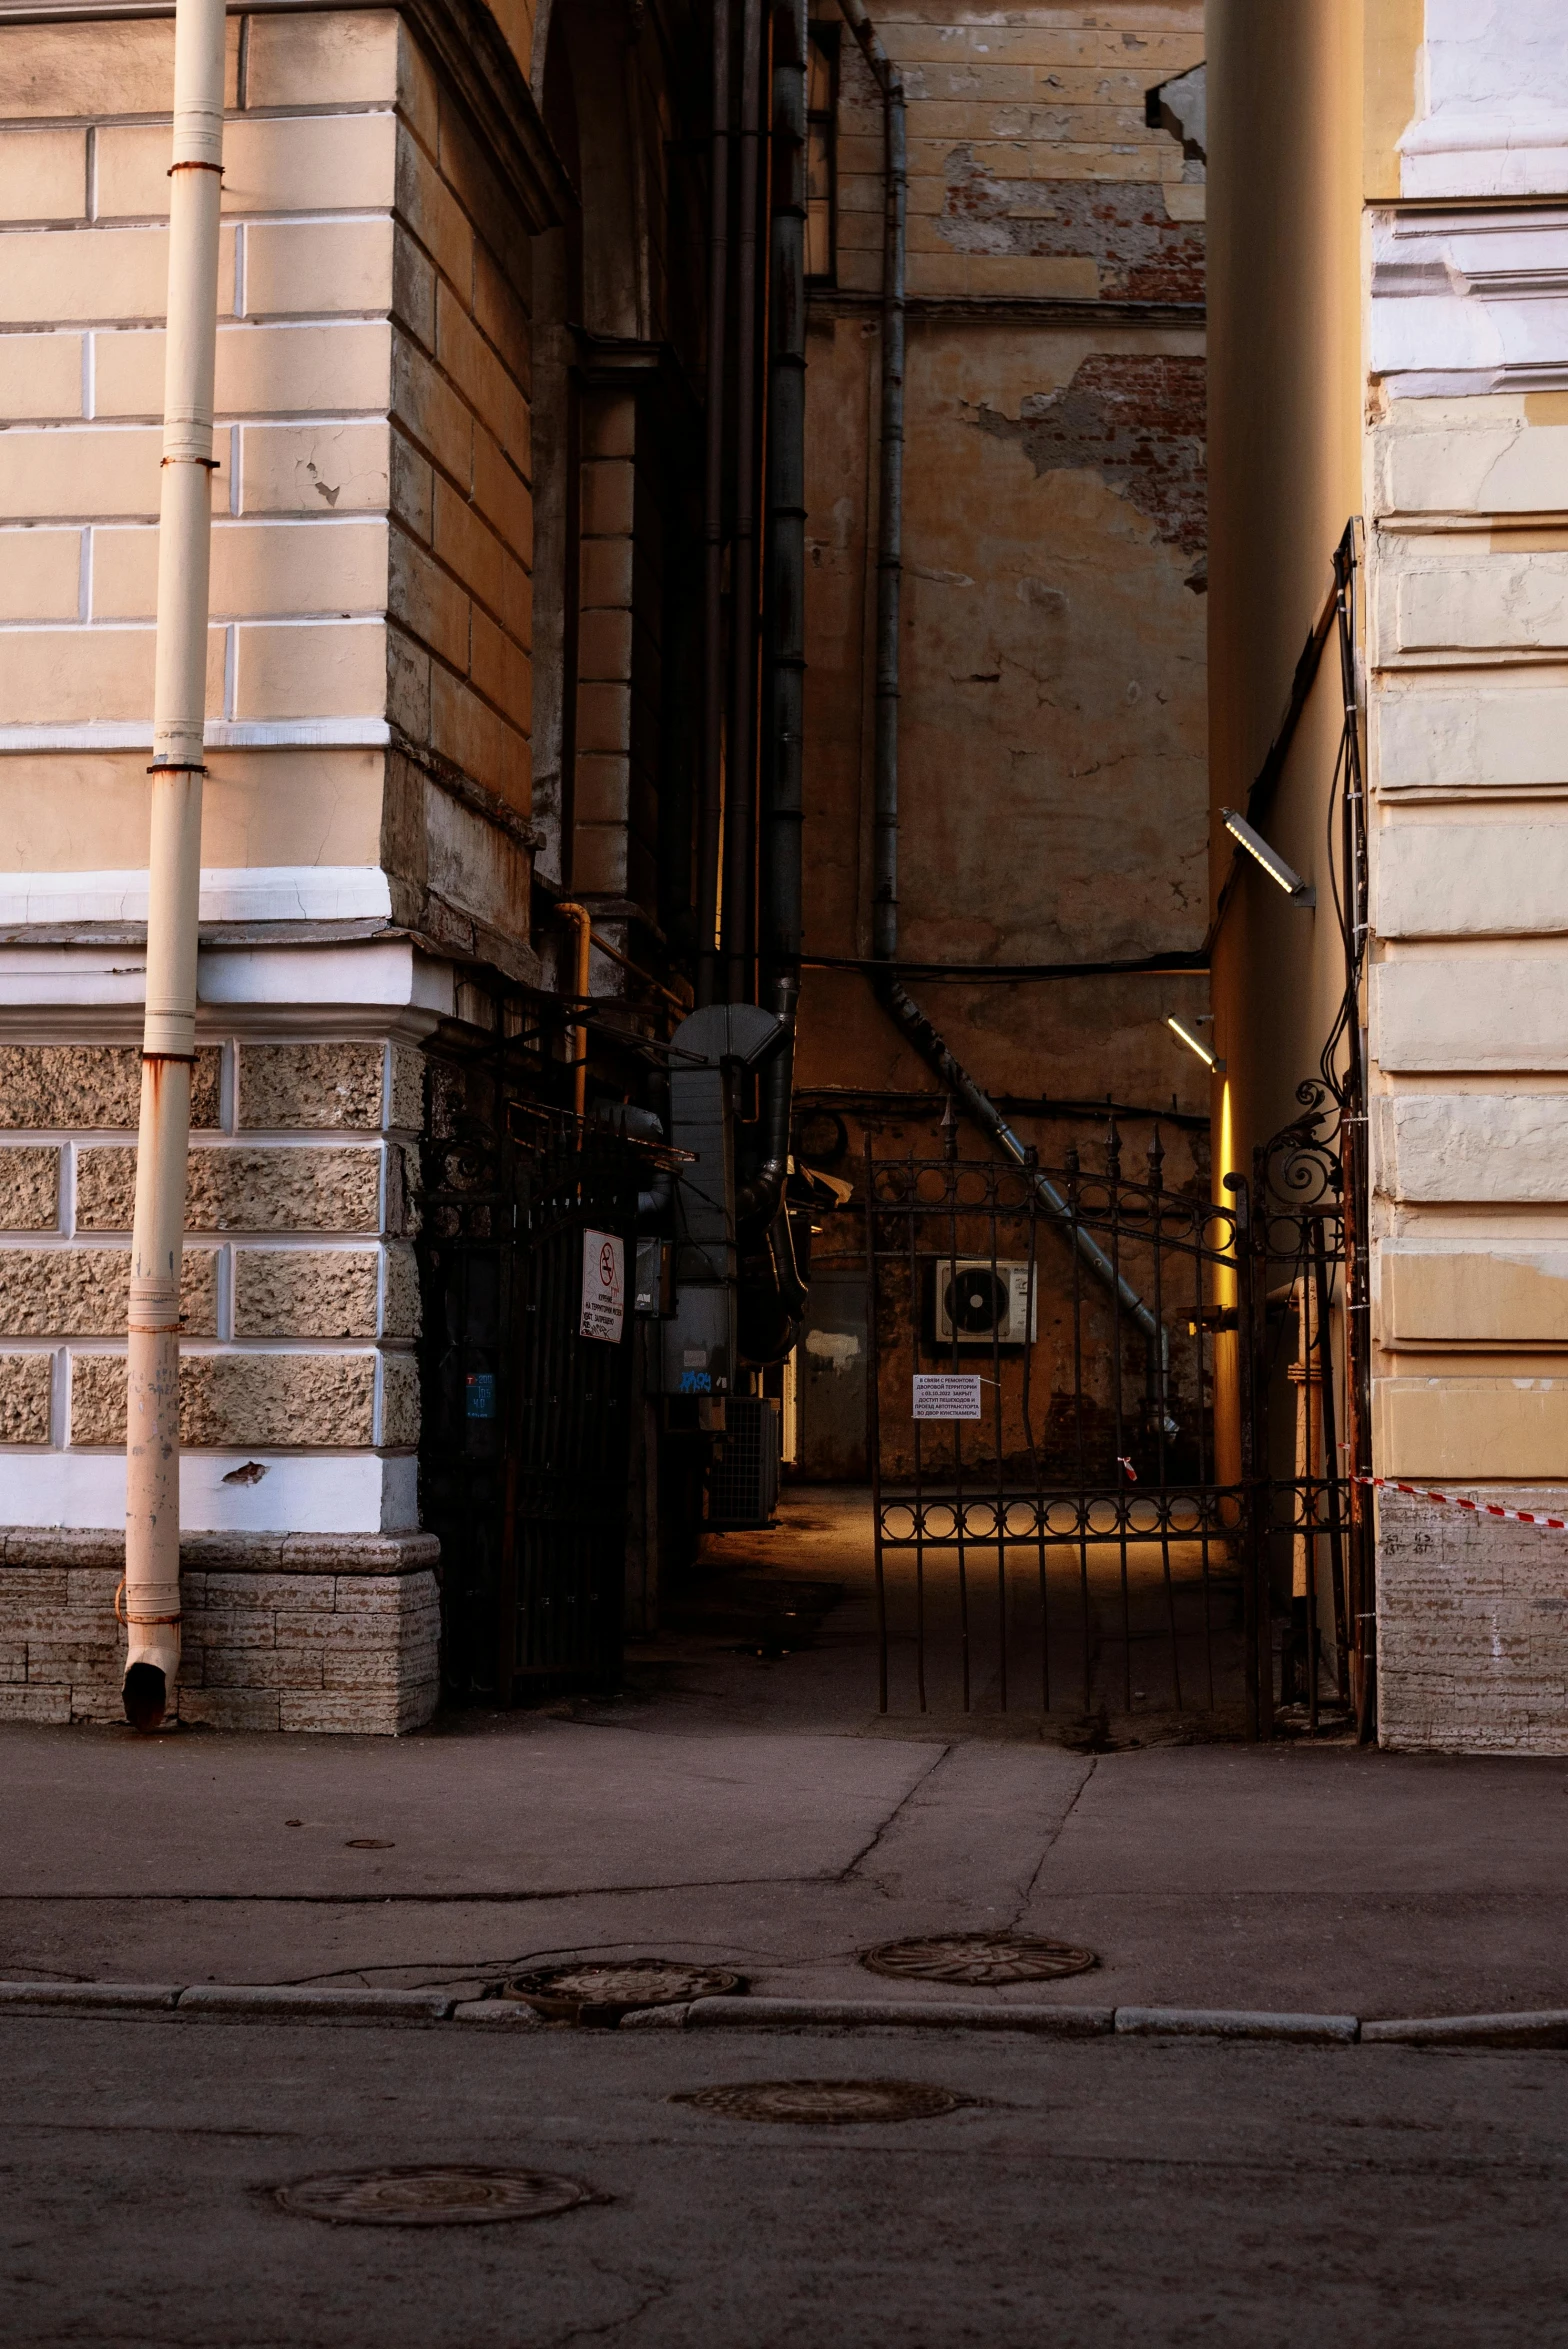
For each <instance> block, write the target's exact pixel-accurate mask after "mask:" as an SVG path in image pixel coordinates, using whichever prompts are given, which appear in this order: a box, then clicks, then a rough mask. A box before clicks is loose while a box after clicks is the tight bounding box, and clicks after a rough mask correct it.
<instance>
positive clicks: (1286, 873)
mask: <svg viewBox="0 0 1568 2349" xmlns="http://www.w3.org/2000/svg"><path fill="white" fill-rule="evenodd" d="M1220 814H1221V816H1222V817H1223V818H1224V822H1225V829H1226V831H1227V832H1228V833H1229V834H1230V836H1231V838H1232V840H1234V841H1236V842H1237V843H1238V844H1239V845H1240V846H1241V847H1242V848H1244V849H1245V850H1246V852H1247V854H1248V855H1249V856H1250V857H1252V858H1253V859H1254V861H1255V862H1256V863H1258V864H1260V865H1261V866H1262V867H1263V870H1264V871H1265V872H1266V873H1267V875H1268V877H1269V879H1270V880H1271V881H1272V882H1274V883H1275V885H1276V887H1278V888H1280V889H1283V890H1284V892H1285V895H1286V896H1287V897H1288V898H1289V899H1290V902H1291V904H1292V905H1303V906H1309V907H1310V906H1314V905H1316V904H1317V901H1318V893H1317V891H1316V890H1315V889H1314V888H1313V886H1312V883H1311V882H1310V881H1304V880H1303V879H1302V877H1301V875H1300V874H1299V873H1298V872H1297V871H1296V870H1295V868H1294V866H1292V865H1288V864H1286V862H1285V859H1284V858H1283V857H1282V856H1281V855H1280V854H1279V853H1278V851H1277V850H1276V849H1272V848H1270V846H1269V844H1268V842H1267V841H1266V840H1265V839H1264V837H1263V835H1262V833H1261V832H1255V831H1254V830H1253V828H1252V826H1251V825H1250V824H1249V823H1248V821H1247V819H1246V817H1245V816H1244V815H1240V814H1238V812H1237V810H1236V809H1235V808H1233V807H1222V808H1221V809H1220Z"/></svg>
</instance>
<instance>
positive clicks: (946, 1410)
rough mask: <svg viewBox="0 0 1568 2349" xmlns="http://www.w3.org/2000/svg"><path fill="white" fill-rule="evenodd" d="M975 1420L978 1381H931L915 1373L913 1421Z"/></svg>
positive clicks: (934, 1379) (963, 1379)
mask: <svg viewBox="0 0 1568 2349" xmlns="http://www.w3.org/2000/svg"><path fill="white" fill-rule="evenodd" d="M979 1416H980V1381H979V1379H978V1378H961V1377H960V1378H947V1377H934V1376H932V1375H930V1374H928V1373H924V1372H917V1373H916V1376H915V1417H916V1418H917V1419H978V1418H979Z"/></svg>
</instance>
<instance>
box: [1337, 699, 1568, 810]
mask: <svg viewBox="0 0 1568 2349" xmlns="http://www.w3.org/2000/svg"><path fill="white" fill-rule="evenodd" d="M1370 728H1371V759H1372V767H1371V780H1372V786H1373V789H1374V790H1375V791H1378V792H1380V793H1389V792H1395V791H1430V790H1444V789H1446V790H1475V789H1477V788H1486V789H1492V790H1508V789H1536V788H1539V787H1541V786H1544V785H1553V784H1560V785H1568V689H1564V688H1563V687H1562V686H1536V685H1529V684H1525V683H1522V682H1521V683H1514V682H1509V683H1507V684H1486V685H1480V684H1477V685H1475V686H1473V687H1472V688H1470V689H1469V690H1467V691H1464V692H1455V691H1454V690H1453V688H1452V686H1451V685H1444V686H1433V687H1432V688H1430V689H1428V688H1427V687H1426V686H1425V685H1422V684H1413V683H1412V684H1406V683H1404V682H1402V683H1401V685H1400V686H1399V688H1398V689H1397V690H1391V689H1390V688H1389V687H1388V686H1387V685H1386V684H1383V685H1378V684H1374V687H1373V692H1372V706H1371V715H1370Z"/></svg>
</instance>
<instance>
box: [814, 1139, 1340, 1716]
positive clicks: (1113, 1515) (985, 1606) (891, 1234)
mask: <svg viewBox="0 0 1568 2349" xmlns="http://www.w3.org/2000/svg"><path fill="white" fill-rule="evenodd" d="M1319 1123H1321V1121H1319ZM950 1132H951V1133H952V1134H953V1135H954V1137H955V1138H956V1128H950ZM1315 1132H1316V1128H1315V1127H1313V1128H1312V1129H1311V1130H1310V1131H1309V1130H1306V1129H1302V1128H1292V1129H1290V1131H1289V1133H1288V1135H1287V1136H1285V1137H1282V1138H1281V1141H1280V1143H1279V1144H1277V1145H1274V1146H1272V1147H1271V1150H1270V1151H1269V1152H1265V1153H1260V1155H1259V1166H1258V1173H1257V1183H1258V1188H1259V1197H1260V1200H1261V1202H1262V1208H1261V1211H1260V1212H1258V1213H1254V1206H1253V1198H1252V1186H1251V1185H1249V1184H1247V1183H1245V1182H1244V1181H1241V1180H1240V1179H1239V1178H1235V1177H1233V1178H1231V1187H1230V1190H1229V1193H1228V1196H1227V1198H1226V1201H1225V1203H1224V1204H1217V1203H1216V1202H1215V1201H1214V1200H1212V1199H1210V1198H1209V1197H1207V1196H1206V1195H1205V1194H1204V1193H1203V1191H1202V1190H1201V1189H1200V1188H1199V1187H1198V1186H1196V1185H1194V1184H1189V1185H1187V1186H1185V1187H1183V1188H1182V1189H1180V1190H1171V1189H1168V1188H1167V1187H1166V1185H1165V1181H1164V1152H1163V1149H1162V1146H1161V1142H1160V1137H1159V1133H1158V1130H1157V1129H1156V1130H1155V1132H1154V1134H1153V1138H1152V1142H1151V1145H1150V1148H1149V1151H1148V1155H1147V1159H1146V1162H1145V1163H1144V1164H1143V1165H1142V1166H1141V1167H1138V1168H1136V1169H1133V1170H1125V1169H1124V1168H1123V1164H1122V1145H1121V1139H1120V1136H1119V1134H1118V1132H1117V1129H1116V1127H1115V1125H1114V1124H1113V1125H1111V1127H1110V1128H1109V1132H1108V1137H1107V1141H1106V1144H1105V1147H1104V1150H1103V1153H1102V1152H1099V1151H1097V1152H1095V1153H1094V1156H1095V1157H1096V1158H1097V1159H1098V1160H1099V1163H1098V1164H1096V1165H1093V1166H1091V1165H1090V1164H1088V1163H1086V1162H1085V1160H1084V1159H1083V1158H1081V1157H1080V1155H1079V1154H1078V1153H1077V1152H1069V1153H1068V1155H1067V1159H1066V1163H1065V1164H1064V1165H1062V1166H1061V1167H1059V1168H1048V1167H1042V1166H1038V1165H1029V1166H1026V1167H1025V1168H1023V1169H1018V1168H1014V1167H1011V1166H1007V1165H1005V1164H1003V1163H1001V1162H1000V1161H997V1160H990V1159H988V1160H984V1161H979V1162H976V1161H969V1160H961V1159H959V1158H958V1157H957V1156H956V1153H954V1152H953V1151H952V1149H951V1145H950V1151H949V1154H948V1155H946V1156H944V1157H942V1158H939V1159H930V1158H926V1159H922V1158H918V1157H915V1156H913V1155H911V1156H907V1157H902V1158H878V1157H877V1156H876V1154H875V1149H874V1146H873V1144H872V1143H871V1141H870V1140H869V1138H868V1141H867V1144H866V1151H865V1161H864V1176H863V1191H862V1197H861V1198H860V1199H859V1200H857V1202H856V1203H855V1204H856V1206H857V1207H858V1208H859V1209H860V1211H861V1214H862V1218H863V1228H864V1241H865V1252H866V1253H865V1261H866V1277H867V1287H868V1293H869V1297H870V1301H871V1307H870V1313H869V1317H868V1318H869V1326H870V1338H871V1346H870V1354H871V1359H870V1364H869V1371H870V1375H869V1378H868V1382H867V1383H868V1411H867V1418H868V1430H867V1441H868V1452H869V1457H870V1461H871V1468H872V1482H873V1503H874V1515H875V1540H876V1587H877V1610H878V1633H879V1647H880V1683H881V1685H880V1702H881V1705H882V1708H883V1710H884V1711H887V1710H900V1711H902V1710H906V1709H915V1710H919V1711H921V1712H925V1711H938V1712H943V1711H963V1712H973V1711H987V1710H994V1711H999V1712H1009V1711H1012V1712H1016V1711H1020V1710H1022V1711H1026V1712H1030V1713H1035V1714H1040V1715H1055V1716H1058V1717H1060V1718H1064V1719H1071V1720H1075V1721H1078V1722H1080V1723H1083V1722H1087V1723H1090V1724H1103V1723H1105V1722H1107V1721H1108V1720H1109V1718H1110V1717H1111V1716H1112V1715H1115V1716H1118V1717H1123V1718H1126V1717H1131V1718H1133V1719H1134V1720H1136V1719H1138V1718H1140V1717H1141V1718H1143V1719H1144V1720H1146V1721H1147V1723H1148V1724H1149V1725H1150V1726H1151V1727H1153V1726H1155V1725H1156V1724H1163V1726H1164V1730H1165V1732H1166V1733H1172V1732H1174V1733H1178V1734H1179V1733H1180V1729H1181V1725H1182V1724H1183V1723H1184V1722H1190V1723H1191V1725H1192V1727H1193V1729H1194V1730H1198V1729H1200V1728H1201V1729H1202V1730H1203V1732H1204V1733H1206V1734H1210V1735H1212V1734H1216V1733H1219V1734H1224V1733H1226V1732H1227V1731H1228V1732H1231V1733H1234V1734H1258V1733H1259V1732H1260V1731H1261V1732H1263V1733H1267V1732H1268V1730H1269V1728H1270V1726H1271V1724H1272V1723H1273V1722H1274V1721H1275V1719H1276V1717H1277V1716H1278V1714H1279V1713H1280V1711H1281V1708H1282V1707H1290V1706H1292V1705H1294V1704H1296V1703H1297V1702H1298V1701H1299V1702H1300V1704H1301V1705H1302V1706H1303V1708H1304V1711H1305V1715H1306V1717H1307V1718H1309V1719H1310V1721H1311V1723H1312V1725H1313V1726H1316V1724H1317V1722H1318V1719H1319V1716H1320V1714H1321V1712H1322V1711H1323V1710H1324V1707H1325V1703H1326V1702H1327V1701H1342V1700H1345V1699H1348V1696H1349V1693H1350V1656H1351V1651H1352V1646H1353V1634H1354V1628H1355V1623H1354V1619H1355V1617H1356V1614H1357V1612H1358V1609H1359V1607H1360V1604H1361V1600H1360V1595H1359V1594H1360V1591H1361V1581H1360V1575H1359V1556H1360V1552H1359V1547H1358V1542H1359V1534H1358V1531H1357V1526H1358V1518H1357V1515H1356V1512H1355V1511H1354V1510H1353V1508H1352V1505H1351V1503H1352V1494H1353V1488H1352V1486H1351V1484H1350V1482H1349V1480H1348V1479H1347V1476H1346V1474H1345V1468H1344V1461H1343V1458H1342V1456H1341V1454H1340V1452H1339V1450H1338V1448H1337V1447H1338V1443H1339V1440H1340V1436H1341V1434H1342V1433H1343V1432H1344V1429H1345V1410H1344V1406H1343V1402H1342V1400H1341V1399H1340V1398H1341V1390H1342V1388H1343V1385H1344V1374H1343V1363H1342V1360H1340V1359H1339V1357H1338V1355H1337V1354H1336V1342H1335V1336H1334V1332H1335V1329H1336V1327H1339V1326H1342V1324H1343V1314H1342V1311H1341V1307H1342V1303H1343V1265H1344V1256H1345V1228H1344V1215H1343V1189H1342V1185H1341V1184H1340V1183H1339V1181H1338V1179H1337V1164H1338V1162H1337V1159H1336V1157H1335V1155H1334V1152H1333V1150H1332V1149H1331V1148H1329V1147H1328V1146H1326V1145H1324V1144H1321V1143H1318V1142H1316V1141H1315V1140H1314V1138H1313V1137H1314V1134H1315ZM1293 1364H1295V1365H1299V1366H1300V1367H1301V1376H1300V1378H1299V1379H1294V1378H1293V1375H1292V1365H1293ZM928 1414H929V1415H928Z"/></svg>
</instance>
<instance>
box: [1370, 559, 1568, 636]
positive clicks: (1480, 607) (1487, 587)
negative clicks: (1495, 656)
mask: <svg viewBox="0 0 1568 2349" xmlns="http://www.w3.org/2000/svg"><path fill="white" fill-rule="evenodd" d="M1393 587H1394V598H1393V600H1394V612H1393V628H1392V631H1391V632H1390V635H1391V644H1390V642H1388V641H1385V644H1384V647H1383V651H1384V655H1385V657H1386V655H1387V652H1388V650H1390V649H1397V650H1398V651H1399V652H1402V653H1418V652H1449V651H1462V652H1515V651H1517V652H1548V651H1549V652H1560V651H1561V650H1563V648H1564V647H1565V646H1568V555H1557V554H1523V555H1505V554H1493V555H1488V556H1487V557H1486V558H1485V560H1484V561H1481V562H1467V563H1442V564H1438V565H1435V566H1433V567H1432V568H1429V569H1421V570H1410V571H1406V572H1405V573H1404V574H1403V576H1402V577H1400V578H1399V579H1398V580H1397V581H1396V582H1394V583H1393Z"/></svg>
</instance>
